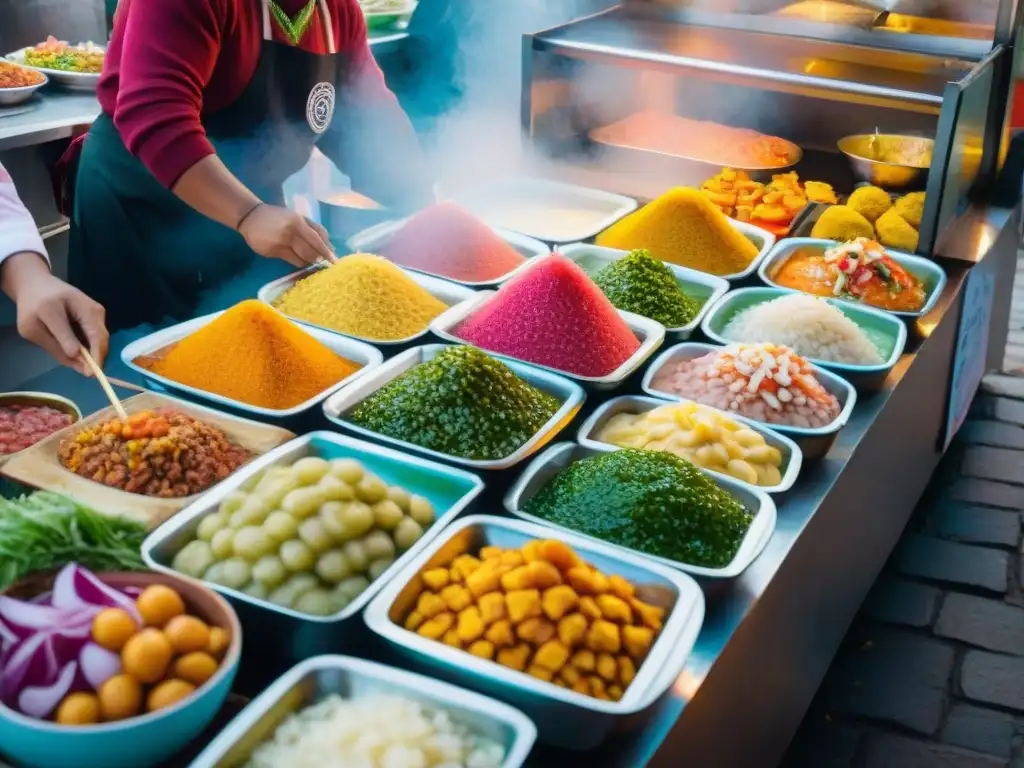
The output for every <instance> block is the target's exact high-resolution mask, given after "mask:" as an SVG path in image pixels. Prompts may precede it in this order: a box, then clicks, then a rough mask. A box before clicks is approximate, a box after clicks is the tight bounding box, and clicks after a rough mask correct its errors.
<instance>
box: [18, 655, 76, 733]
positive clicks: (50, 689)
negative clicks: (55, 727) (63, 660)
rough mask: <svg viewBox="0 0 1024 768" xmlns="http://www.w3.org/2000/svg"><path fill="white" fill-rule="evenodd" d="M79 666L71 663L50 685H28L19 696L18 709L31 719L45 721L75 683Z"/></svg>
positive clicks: (65, 666)
mask: <svg viewBox="0 0 1024 768" xmlns="http://www.w3.org/2000/svg"><path fill="white" fill-rule="evenodd" d="M77 672H78V664H77V663H76V662H74V661H69V662H68V663H67V664H65V665H64V668H63V669H62V670H61V671H60V674H59V675H57V679H56V680H55V681H54V682H53V683H51V684H50V685H27V686H25V687H24V688H22V690H21V693H20V694H19V695H18V708H19V709H20V710H21V711H22V712H24V713H25V714H26V715H28V716H29V717H38V718H39V719H43V718H46V717H49V716H50V713H51V712H53V710H55V709H56V708H57V705H58V704H60V702H61V699H63V698H64V697H65V696H66V695H67V693H68V691H70V690H71V684H72V683H74V682H75V674H76V673H77Z"/></svg>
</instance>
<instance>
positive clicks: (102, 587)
mask: <svg viewBox="0 0 1024 768" xmlns="http://www.w3.org/2000/svg"><path fill="white" fill-rule="evenodd" d="M53 605H54V607H56V608H64V609H67V610H76V611H78V610H86V609H95V608H123V609H124V610H126V611H128V614H129V615H130V616H131V617H132V618H134V619H135V620H136V621H139V612H138V610H137V609H136V608H135V601H134V600H132V599H131V598H130V597H128V596H127V595H125V594H124V593H122V592H120V591H118V590H116V589H114V588H113V587H110V586H107V585H106V584H104V583H103V582H102V581H100V580H99V579H98V578H96V577H95V576H94V575H93V574H91V573H89V571H87V570H85V569H84V568H80V567H79V566H78V564H77V563H70V564H68V565H66V566H64V567H63V568H62V569H61V571H60V573H58V574H57V578H56V579H55V580H54V582H53ZM140 623H141V622H140Z"/></svg>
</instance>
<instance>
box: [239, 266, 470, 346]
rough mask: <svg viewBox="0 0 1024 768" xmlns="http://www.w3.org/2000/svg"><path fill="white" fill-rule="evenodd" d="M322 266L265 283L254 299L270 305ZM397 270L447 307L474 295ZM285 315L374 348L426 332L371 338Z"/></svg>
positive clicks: (406, 341)
mask: <svg viewBox="0 0 1024 768" xmlns="http://www.w3.org/2000/svg"><path fill="white" fill-rule="evenodd" d="M321 269H322V267H309V268H308V269H305V270H302V271H301V272H293V273H292V274H290V275H285V276H284V277H280V278H278V279H277V280H274V281H273V282H270V283H267V284H266V285H264V286H263V287H262V288H260V290H259V292H258V293H257V298H259V300H260V301H262V302H263V303H264V304H267V305H269V306H273V305H274V302H275V301H277V300H278V299H279V298H281V297H282V296H283V295H284V294H285V293H287V292H288V290H289V289H291V288H293V287H294V286H295V285H296V284H297V283H299V282H301V281H302V280H303V279H305V278H307V277H309V276H310V275H312V274H314V273H316V272H319V271H320V270H321ZM399 269H401V270H402V272H404V273H405V274H406V275H407V276H408V277H409V279H411V280H413V281H414V282H415V283H416V284H417V285H419V286H420V287H421V288H423V289H424V290H425V291H427V293H429V294H430V295H431V296H433V297H434V298H436V299H439V300H440V301H442V302H444V303H445V304H447V305H448V306H449V307H453V306H455V305H457V304H459V303H461V302H463V301H466V300H467V299H471V298H473V296H474V295H475V294H474V292H473V290H472V289H470V288H466V287H465V286H461V285H457V284H456V283H453V282H452V281H450V280H442V279H441V278H438V277H432V276H430V275H425V274H423V273H422V272H416V271H414V270H411V269H406V268H405V267H399ZM287 317H289V318H291V319H292V320H294V321H295V322H296V323H300V324H301V325H303V326H304V327H307V328H312V329H314V330H319V331H322V332H324V333H330V334H333V335H335V336H341V337H344V338H347V339H355V340H357V341H359V342H362V343H364V344H372V345H374V346H377V347H385V348H387V347H399V346H402V345H405V344H412V343H414V342H416V341H418V340H420V339H422V338H424V337H425V336H426V335H427V334H428V333H429V326H428V327H427V328H424V329H423V330H422V331H420V332H419V333H414V334H413V335H412V336H406V337H405V338H404V339H388V340H385V339H370V338H367V337H365V336H356V335H354V334H351V333H342V332H341V331H338V330H335V329H334V328H328V327H327V326H326V325H317V324H316V323H311V322H309V321H308V320H303V319H301V318H298V317H292V316H291V315H287Z"/></svg>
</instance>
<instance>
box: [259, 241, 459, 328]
mask: <svg viewBox="0 0 1024 768" xmlns="http://www.w3.org/2000/svg"><path fill="white" fill-rule="evenodd" d="M274 306H275V307H277V308H278V309H279V310H281V311H282V312H284V313H285V314H286V315H290V316H291V317H296V318H299V319H300V320H305V321H306V322H309V323H315V324H316V325H322V326H324V327H325V328H331V329H333V330H335V331H340V332H341V333H347V334H349V335H350V336H361V337H363V338H365V339H375V340H379V341H395V340H397V339H404V338H406V337H408V336H413V335H414V334H417V333H419V332H420V331H422V330H424V329H425V328H426V327H427V325H429V324H430V321H431V320H433V319H434V318H435V317H437V316H438V315H439V314H441V313H442V312H444V311H445V310H446V309H448V306H447V305H446V304H445V303H444V302H443V301H441V300H440V299H437V298H435V297H434V296H432V295H431V294H430V293H428V292H427V291H426V290H425V289H423V288H421V287H420V286H419V285H418V284H417V283H416V282H415V281H414V280H413V279H412V278H410V277H409V276H408V275H406V274H405V273H404V272H403V271H402V270H400V269H399V268H398V267H396V266H395V265H394V264H392V263H391V262H390V261H388V260H387V259H382V258H381V257H380V256H373V255H372V254H369V253H353V254H351V255H350V256H346V257H344V258H343V259H340V260H339V261H338V262H337V263H336V264H333V265H331V266H330V267H328V268H327V269H324V270H321V271H319V272H316V273H314V274H313V275H310V276H309V277H307V278H306V279H305V280H302V281H301V282H299V283H298V284H296V285H295V286H294V287H293V288H291V289H290V290H289V291H287V292H286V293H285V294H284V295H283V296H281V298H279V299H278V300H277V301H275V302H274Z"/></svg>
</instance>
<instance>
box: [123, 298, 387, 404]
mask: <svg viewBox="0 0 1024 768" xmlns="http://www.w3.org/2000/svg"><path fill="white" fill-rule="evenodd" d="M222 314H224V312H214V313H213V314H211V315H204V316H203V317H197V318H195V319H193V320H188V321H186V322H184V323H178V324H177V325H172V326H170V327H169V328H164V329H163V330H160V331H156V332H155V333H151V334H149V335H148V336H144V337H143V338H141V339H138V340H136V341H133V342H132V343H131V344H129V345H128V346H127V347H125V348H124V349H123V350H121V361H122V362H123V363H124V364H125V365H127V366H128V367H129V368H131V369H132V370H133V371H135V372H136V373H137V374H139V375H140V376H142V378H143V379H144V380H146V381H148V382H154V383H156V384H157V385H158V386H159V388H160V389H163V390H167V391H168V392H179V393H181V394H183V395H184V396H185V397H186V398H192V399H196V400H204V401H206V402H207V403H215V404H217V405H223V406H227V407H229V408H234V409H235V410H237V411H240V412H242V413H246V414H251V415H252V416H256V417H264V418H267V419H287V418H290V417H292V416H298V415H299V414H302V413H306V412H307V411H309V410H311V409H313V408H314V407H315V406H317V405H319V404H320V403H321V402H322V401H323V400H326V399H327V397H328V396H329V395H330V394H332V393H333V392H336V391H337V390H339V389H341V388H342V387H343V386H344V385H345V384H348V383H349V382H351V381H354V380H355V379H357V378H359V377H360V376H362V375H364V374H365V373H366V372H367V371H369V370H371V369H373V368H376V367H377V366H378V365H380V364H381V362H382V361H383V360H384V355H382V354H381V352H380V350H379V349H376V348H374V347H371V346H370V345H369V344H364V343H363V342H361V341H356V340H355V339H350V338H348V337H347V336H342V335H340V334H337V333H330V332H328V331H322V330H320V329H319V328H311V327H308V326H307V327H304V328H303V330H304V331H305V332H306V333H308V334H309V335H310V336H312V337H313V338H314V339H316V340H317V341H319V342H320V343H321V344H323V345H324V346H325V347H327V348H328V349H330V350H331V351H333V352H335V353H337V354H338V355H341V356H342V357H344V358H346V359H348V360H351V361H352V362H353V363H358V364H359V365H361V366H362V368H360V369H359V370H358V371H356V372H355V373H353V374H352V375H351V376H349V377H348V378H346V379H342V380H341V381H339V382H338V383H337V384H334V385H332V386H330V387H328V388H327V389H325V390H324V391H323V392H321V393H319V394H317V395H314V396H313V397H311V398H310V399H309V400H307V401H306V402H304V403H299V404H298V405H296V406H294V407H292V408H286V409H284V410H275V409H273V408H261V407H260V406H257V405H249V404H248V403H243V402H241V401H240V400H232V399H231V398H230V397H224V396H223V395H217V394H214V393H212V392H206V391H205V390H202V389H196V388H195V387H190V386H189V385H187V384H181V383H180V382H177V381H174V380H173V379H168V378H167V377H165V376H159V375H157V374H155V373H153V372H152V371H148V370H146V369H145V368H143V367H142V366H140V365H137V364H136V363H135V360H136V358H139V357H142V356H143V355H152V354H153V353H154V352H158V351H159V350H161V349H163V348H164V347H166V346H168V345H170V344H173V343H174V342H176V341H181V340H182V339H184V338H185V337H186V336H191V335H192V334H193V333H195V332H196V331H198V330H199V329H200V328H202V327H203V326H205V325H209V324H210V323H212V322H213V321H214V320H216V319H217V318H218V317H220V316H221V315H222ZM289 322H294V321H292V320H289Z"/></svg>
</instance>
